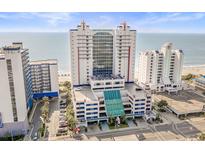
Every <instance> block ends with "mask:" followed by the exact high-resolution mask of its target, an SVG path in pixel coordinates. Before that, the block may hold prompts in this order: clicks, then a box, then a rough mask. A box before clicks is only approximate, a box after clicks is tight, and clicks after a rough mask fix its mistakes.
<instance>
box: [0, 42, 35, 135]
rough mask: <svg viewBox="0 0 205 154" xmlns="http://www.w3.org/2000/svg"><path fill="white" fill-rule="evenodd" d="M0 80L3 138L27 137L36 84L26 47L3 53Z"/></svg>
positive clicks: (17, 44)
mask: <svg viewBox="0 0 205 154" xmlns="http://www.w3.org/2000/svg"><path fill="white" fill-rule="evenodd" d="M0 76H1V77H0V78H1V79H0V98H1V99H0V136H3V135H4V134H6V133H9V134H10V135H17V134H22V133H26V131H27V129H28V120H27V112H28V110H29V109H30V108H31V107H32V99H31V98H32V81H31V72H30V66H29V52H28V49H24V48H23V44H22V43H20V42H15V43H13V44H12V46H6V47H2V48H1V49H0Z"/></svg>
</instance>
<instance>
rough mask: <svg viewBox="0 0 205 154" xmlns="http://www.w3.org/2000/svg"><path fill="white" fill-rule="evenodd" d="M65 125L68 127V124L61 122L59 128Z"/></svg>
mask: <svg viewBox="0 0 205 154" xmlns="http://www.w3.org/2000/svg"><path fill="white" fill-rule="evenodd" d="M64 127H68V124H66V123H64V124H63V123H62V124H59V128H64Z"/></svg>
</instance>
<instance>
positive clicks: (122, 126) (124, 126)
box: [108, 123, 129, 129]
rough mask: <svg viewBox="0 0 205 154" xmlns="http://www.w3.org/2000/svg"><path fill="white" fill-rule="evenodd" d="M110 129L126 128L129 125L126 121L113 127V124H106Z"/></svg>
mask: <svg viewBox="0 0 205 154" xmlns="http://www.w3.org/2000/svg"><path fill="white" fill-rule="evenodd" d="M108 126H109V128H110V129H120V128H127V127H129V126H128V124H127V123H124V124H120V126H119V127H115V125H108Z"/></svg>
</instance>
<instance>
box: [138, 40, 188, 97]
mask: <svg viewBox="0 0 205 154" xmlns="http://www.w3.org/2000/svg"><path fill="white" fill-rule="evenodd" d="M183 59H184V54H183V52H182V50H178V49H177V50H174V49H173V47H172V43H165V44H164V45H163V46H162V47H161V50H160V51H158V50H153V51H144V52H141V53H140V57H139V68H138V75H137V76H138V77H137V78H138V83H139V85H140V86H142V87H144V88H145V89H150V90H152V91H156V92H164V91H167V92H169V93H172V92H174V93H176V92H177V91H178V90H181V89H182V81H181V74H182V67H183Z"/></svg>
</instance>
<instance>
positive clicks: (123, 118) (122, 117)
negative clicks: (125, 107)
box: [121, 114, 127, 124]
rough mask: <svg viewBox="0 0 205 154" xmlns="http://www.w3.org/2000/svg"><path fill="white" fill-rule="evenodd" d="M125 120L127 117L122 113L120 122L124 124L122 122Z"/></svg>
mask: <svg viewBox="0 0 205 154" xmlns="http://www.w3.org/2000/svg"><path fill="white" fill-rule="evenodd" d="M126 120H127V117H126V115H125V114H123V115H122V116H121V122H122V123H123V124H124V123H126Z"/></svg>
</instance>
